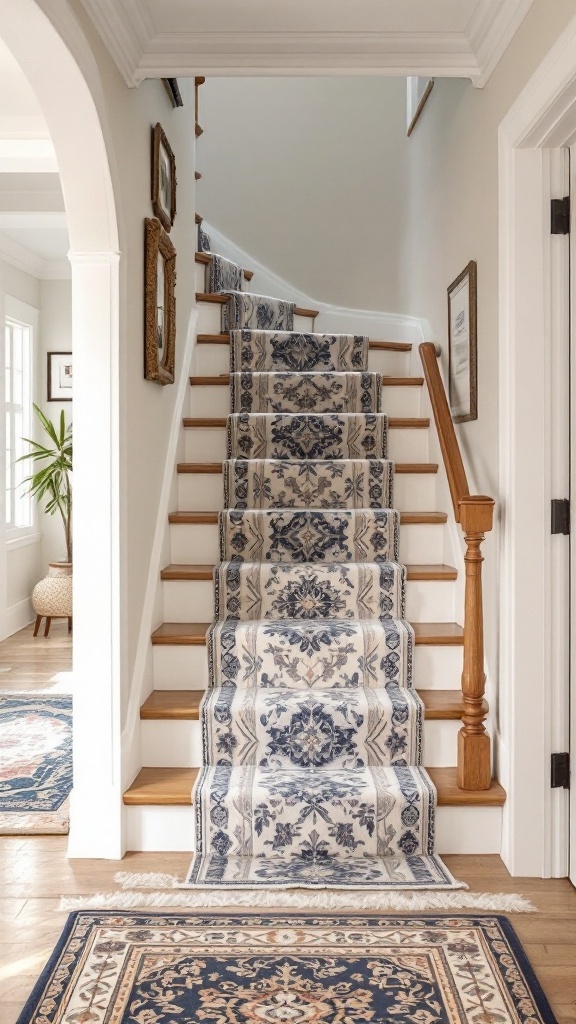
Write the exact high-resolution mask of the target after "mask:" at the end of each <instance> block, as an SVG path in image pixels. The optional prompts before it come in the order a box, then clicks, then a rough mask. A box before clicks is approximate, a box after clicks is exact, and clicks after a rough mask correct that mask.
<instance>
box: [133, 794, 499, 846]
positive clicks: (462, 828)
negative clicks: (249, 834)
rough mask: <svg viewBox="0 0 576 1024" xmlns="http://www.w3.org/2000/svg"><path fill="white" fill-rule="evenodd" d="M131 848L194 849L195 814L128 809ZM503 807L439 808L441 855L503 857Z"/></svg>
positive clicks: (163, 809) (181, 809) (183, 809)
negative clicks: (499, 855) (493, 855)
mask: <svg viewBox="0 0 576 1024" xmlns="http://www.w3.org/2000/svg"><path fill="white" fill-rule="evenodd" d="M126 826H127V840H126V841H127V848H128V850H129V851H132V850H143V851H149V852H155V851H157V852H158V853H165V852H189V853H190V855H192V851H193V849H194V812H193V809H192V806H189V807H188V806H187V807H155V806H153V805H144V806H141V807H126ZM501 832H502V808H501V807H439V808H438V810H437V812H436V839H437V852H438V853H439V854H441V855H446V854H449V853H470V854H474V853H475V854H485V855H486V854H490V853H495V854H499V853H500V849H501Z"/></svg>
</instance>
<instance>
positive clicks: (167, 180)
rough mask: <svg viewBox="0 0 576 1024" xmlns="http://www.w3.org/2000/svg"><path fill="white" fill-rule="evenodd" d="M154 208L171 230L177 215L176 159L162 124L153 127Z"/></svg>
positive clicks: (161, 221)
mask: <svg viewBox="0 0 576 1024" xmlns="http://www.w3.org/2000/svg"><path fill="white" fill-rule="evenodd" d="M152 210H153V211H154V216H155V217H157V218H158V220H159V221H160V223H161V225H162V227H163V228H164V229H165V230H166V231H170V228H171V227H172V225H173V223H174V218H175V216H176V160H175V159H174V153H173V152H172V150H171V148H170V143H169V142H168V139H167V138H166V135H165V133H164V131H163V129H162V125H160V124H157V125H155V126H154V128H153V129H152Z"/></svg>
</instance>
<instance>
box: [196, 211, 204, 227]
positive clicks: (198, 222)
mask: <svg viewBox="0 0 576 1024" xmlns="http://www.w3.org/2000/svg"><path fill="white" fill-rule="evenodd" d="M203 219H204V218H203V217H201V216H200V214H199V213H195V214H194V220H195V221H196V223H197V224H201V223H202V221H203Z"/></svg>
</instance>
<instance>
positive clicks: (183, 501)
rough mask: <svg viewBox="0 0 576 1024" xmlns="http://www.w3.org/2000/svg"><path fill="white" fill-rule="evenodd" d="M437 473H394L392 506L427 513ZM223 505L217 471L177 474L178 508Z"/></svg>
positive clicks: (433, 503) (205, 509)
mask: <svg viewBox="0 0 576 1024" xmlns="http://www.w3.org/2000/svg"><path fill="white" fill-rule="evenodd" d="M436 479H437V477H436V474H434V473H397V474H396V477H395V480H394V507H395V508H397V509H399V510H400V512H429V511H430V510H431V509H435V508H436V507H437V506H436ZM223 505H224V486H223V481H222V475H221V474H220V473H179V474H178V508H180V509H184V510H186V511H188V512H191V511H194V512H217V511H218V510H219V509H221V508H222V507H223Z"/></svg>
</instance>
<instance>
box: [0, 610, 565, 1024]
mask: <svg viewBox="0 0 576 1024" xmlns="http://www.w3.org/2000/svg"><path fill="white" fill-rule="evenodd" d="M71 667H72V643H71V639H70V637H69V635H68V632H67V627H66V623H65V622H55V623H54V624H53V625H52V630H51V633H50V636H49V637H48V639H47V640H45V639H44V638H43V637H36V638H34V637H33V636H32V627H31V626H30V627H27V628H26V629H24V630H21V632H19V633H17V634H15V636H13V637H10V638H9V640H6V641H4V643H1V644H0V692H1V691H2V690H10V691H19V690H20V691H22V690H28V689H39V688H42V689H46V690H50V689H54V688H59V687H65V689H66V690H67V691H68V692H69V690H70V678H71V676H70V675H69V673H71ZM66 845H67V839H66V837H65V836H30V837H26V836H15V837H0V1024H14V1022H15V1021H16V1019H17V1017H18V1014H19V1013H20V1010H21V1008H22V1006H23V1004H24V1002H25V1001H26V998H27V997H28V995H29V994H30V992H31V990H32V987H33V985H34V983H35V981H36V980H37V978H38V975H39V974H40V972H41V970H42V968H43V966H44V964H45V962H46V960H47V959H48V957H49V955H50V953H51V951H52V949H53V947H54V945H55V943H56V940H57V938H58V936H59V934H60V932H61V930H62V927H63V925H64V922H65V920H66V916H67V915H66V914H65V913H63V912H61V911H59V910H58V904H59V898H60V896H61V895H68V896H77V895H78V896H82V895H88V894H90V893H96V892H106V891H110V890H113V889H116V888H117V885H116V884H115V883H114V873H115V872H116V871H118V870H124V871H164V872H167V873H169V874H175V875H179V876H180V877H181V876H182V875H183V874H184V871H185V870H186V868H187V866H188V862H189V859H190V857H189V855H188V854H182V853H174V854H168V853H163V854H154V853H131V854H128V855H127V856H126V857H125V858H124V860H123V861H118V862H114V861H102V860H96V861H88V860H86V861H69V860H66ZM445 859H446V863H447V864H448V866H449V868H450V869H451V871H453V873H454V874H455V875H457V876H458V877H459V878H462V879H464V880H465V881H466V882H468V884H469V886H470V888H471V889H472V890H474V891H481V892H520V893H523V894H524V895H526V896H528V897H529V898H530V899H532V900H533V901H534V903H535V904H536V906H537V907H538V911H539V913H537V914H510V915H508V916H509V917H510V919H511V920H512V922H513V924H514V927H515V928H516V930H517V932H518V934H519V936H520V939H521V941H522V943H523V944H524V947H525V949H526V952H527V954H528V956H529V958H530V960H531V962H532V965H533V967H534V969H535V971H536V974H537V976H538V978H539V980H540V982H541V984H542V986H543V988H544V990H545V992H546V994H547V996H548V998H549V1000H550V1002H551V1004H552V1008H553V1010H554V1012H555V1014H556V1017H557V1019H558V1024H574V1021H576V969H575V965H576V890H575V889H573V887H572V886H571V885H570V882H568V881H567V880H566V879H559V880H556V879H555V880H545V879H519V878H511V877H510V875H509V874H508V872H507V871H506V869H505V867H504V865H503V864H502V861H501V860H500V858H499V857H456V856H452V857H446V858H445Z"/></svg>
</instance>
